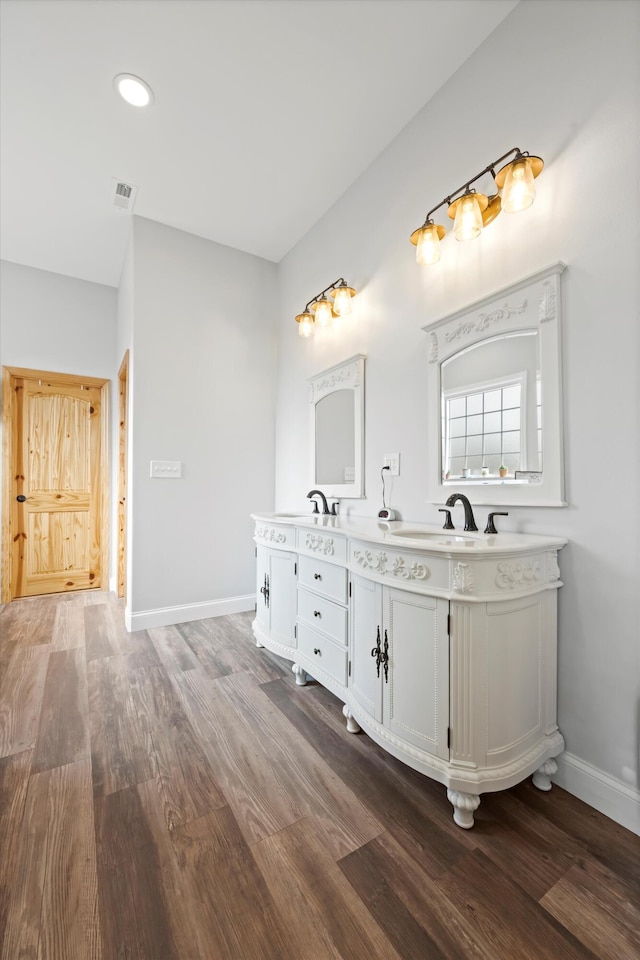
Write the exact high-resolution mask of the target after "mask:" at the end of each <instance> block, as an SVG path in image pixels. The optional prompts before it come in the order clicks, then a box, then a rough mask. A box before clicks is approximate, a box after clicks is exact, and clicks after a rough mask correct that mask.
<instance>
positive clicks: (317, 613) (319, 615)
mask: <svg viewBox="0 0 640 960" xmlns="http://www.w3.org/2000/svg"><path fill="white" fill-rule="evenodd" d="M313 615H314V617H321V616H322V614H321V613H320V611H319V610H314V611H313Z"/></svg>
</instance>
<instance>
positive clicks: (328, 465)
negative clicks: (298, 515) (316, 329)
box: [309, 354, 365, 498]
mask: <svg viewBox="0 0 640 960" xmlns="http://www.w3.org/2000/svg"><path fill="white" fill-rule="evenodd" d="M364 359H365V358H364V356H363V355H362V354H357V355H356V356H355V357H350V358H349V359H348V360H345V361H343V362H342V363H339V364H336V366H335V367H330V368H329V369H328V370H323V371H322V373H319V374H317V375H316V376H315V377H311V378H310V380H309V385H310V407H311V421H310V427H311V430H310V436H311V484H312V486H314V487H319V488H320V489H321V490H322V491H323V493H324V494H325V495H326V496H328V497H345V498H361V497H364V474H363V462H364Z"/></svg>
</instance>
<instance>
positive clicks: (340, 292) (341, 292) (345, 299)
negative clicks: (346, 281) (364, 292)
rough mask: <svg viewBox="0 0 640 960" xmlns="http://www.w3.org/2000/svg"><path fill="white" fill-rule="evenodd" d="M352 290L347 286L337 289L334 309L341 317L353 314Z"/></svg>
mask: <svg viewBox="0 0 640 960" xmlns="http://www.w3.org/2000/svg"><path fill="white" fill-rule="evenodd" d="M352 296H353V294H352V292H351V289H350V288H349V287H347V286H344V287H337V288H336V290H335V293H334V294H333V309H334V310H335V312H336V313H337V314H338V316H339V317H346V316H348V315H349V314H350V313H351V297H352ZM316 316H317V314H316Z"/></svg>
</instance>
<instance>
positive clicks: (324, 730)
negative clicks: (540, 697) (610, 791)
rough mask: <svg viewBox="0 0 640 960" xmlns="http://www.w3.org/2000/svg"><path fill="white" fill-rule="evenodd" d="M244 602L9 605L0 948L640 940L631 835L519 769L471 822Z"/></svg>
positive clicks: (630, 951) (535, 955) (429, 951)
mask: <svg viewBox="0 0 640 960" xmlns="http://www.w3.org/2000/svg"><path fill="white" fill-rule="evenodd" d="M251 620H252V616H251V615H250V614H237V615H234V616H229V617H220V618H218V619H215V620H201V621H198V622H196V623H185V624H180V625H178V626H176V627H162V628H158V629H155V630H149V631H140V632H138V633H135V634H128V633H127V632H126V630H125V629H124V624H123V609H122V605H121V602H120V601H118V600H116V599H114V597H113V596H112V595H109V594H106V593H97V592H87V593H77V594H67V595H64V596H60V597H47V598H41V597H37V598H33V599H28V600H18V601H15V602H14V603H12V604H9V605H8V606H6V607H5V608H4V609H3V610H2V612H0V638H1V639H0V671H1V674H0V956H1V958H2V960H20V958H29V960H467V958H472V960H614V958H615V960H639V958H640V838H638V837H636V836H635V835H633V834H631V833H630V832H628V831H626V830H624V829H623V828H622V827H620V826H618V825H617V824H615V823H613V822H612V821H610V820H608V819H607V818H606V817H603V816H601V815H600V814H599V813H597V812H596V811H594V810H592V809H591V808H590V807H587V806H586V805H585V804H583V803H581V802H580V801H579V800H576V799H575V798H574V797H572V796H570V795H569V794H567V793H565V792H564V791H562V790H561V789H559V788H558V787H554V788H553V790H552V791H551V792H550V793H541V792H539V791H537V790H536V789H535V788H534V787H533V786H532V785H531V783H530V782H525V783H523V784H520V785H519V786H517V787H514V788H513V789H512V790H509V791H506V792H504V793H500V794H486V795H485V796H484V797H483V798H482V803H481V804H480V808H479V810H478V812H477V814H476V825H475V827H474V829H473V830H471V831H463V830H461V829H459V828H458V827H456V826H455V824H454V823H453V819H452V808H451V806H450V804H449V802H448V801H447V799H446V791H445V789H444V787H442V786H441V785H439V784H436V783H434V782H432V781H430V780H428V779H427V778H425V777H422V776H421V775H420V774H418V773H415V772H414V771H412V770H410V769H409V768H408V767H405V766H403V764H401V763H400V762H399V761H396V760H395V759H394V758H393V757H390V756H389V755H388V754H386V753H385V752H384V751H383V750H381V749H380V748H379V747H378V746H377V745H376V744H374V743H373V742H372V741H371V740H369V738H368V737H366V736H365V735H364V734H361V735H356V736H354V735H352V734H349V733H347V731H346V729H345V724H344V718H343V717H342V712H341V707H342V704H341V703H340V702H339V701H337V700H336V699H335V697H333V696H332V695H331V694H330V693H328V692H327V691H326V690H324V689H323V688H322V687H320V686H319V685H317V684H315V683H311V684H309V685H308V686H307V687H297V686H296V685H295V681H294V677H293V674H292V673H291V670H290V665H289V664H288V663H287V662H285V661H282V660H279V659H278V658H277V657H274V656H272V655H271V654H269V653H268V652H267V651H266V650H264V649H258V648H256V646H255V644H254V641H253V638H252V635H251Z"/></svg>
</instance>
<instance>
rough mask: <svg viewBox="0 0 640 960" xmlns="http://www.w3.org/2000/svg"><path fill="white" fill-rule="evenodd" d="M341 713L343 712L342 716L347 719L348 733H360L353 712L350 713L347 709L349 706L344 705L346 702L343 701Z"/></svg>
mask: <svg viewBox="0 0 640 960" xmlns="http://www.w3.org/2000/svg"><path fill="white" fill-rule="evenodd" d="M342 713H343V715H344V717H345V719H346V721H347V730H348V732H349V733H360V724H359V723H358V721H357V720H356V719H355V717H354V716H353V714H352V713H351V710H349V707H348V706H347V705H346V703H345V705H344V707H343V708H342Z"/></svg>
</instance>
